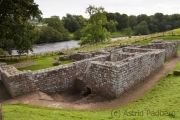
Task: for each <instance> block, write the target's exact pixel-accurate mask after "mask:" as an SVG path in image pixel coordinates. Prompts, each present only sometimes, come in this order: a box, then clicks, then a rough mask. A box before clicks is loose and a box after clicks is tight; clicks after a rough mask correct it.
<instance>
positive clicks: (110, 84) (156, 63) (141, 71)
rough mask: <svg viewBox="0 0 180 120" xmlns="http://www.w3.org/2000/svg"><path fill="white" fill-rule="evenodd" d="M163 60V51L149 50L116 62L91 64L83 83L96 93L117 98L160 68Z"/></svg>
mask: <svg viewBox="0 0 180 120" xmlns="http://www.w3.org/2000/svg"><path fill="white" fill-rule="evenodd" d="M126 49H128V48H126ZM130 50H132V49H130ZM136 50H137V49H136ZM164 58H165V51H164V50H157V51H151V50H150V51H149V52H147V53H144V54H140V55H136V56H134V57H128V58H126V59H124V60H122V61H118V62H110V61H109V62H107V61H106V62H96V61H95V62H91V66H90V68H89V70H88V74H86V76H85V83H86V84H88V85H89V86H90V88H93V89H92V91H95V92H96V93H99V94H101V95H106V96H109V97H112V98H114V97H119V96H120V95H121V94H122V93H123V92H124V91H126V90H127V89H129V88H130V87H132V86H134V85H135V84H137V83H139V82H140V81H142V80H143V79H144V78H146V77H147V76H148V75H150V74H151V73H152V72H153V71H154V70H157V69H158V68H160V67H162V66H163V65H164Z"/></svg>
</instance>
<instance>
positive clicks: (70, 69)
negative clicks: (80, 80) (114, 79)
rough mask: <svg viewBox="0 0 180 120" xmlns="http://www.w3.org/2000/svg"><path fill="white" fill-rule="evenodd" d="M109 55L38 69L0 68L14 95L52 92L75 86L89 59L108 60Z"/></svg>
mask: <svg viewBox="0 0 180 120" xmlns="http://www.w3.org/2000/svg"><path fill="white" fill-rule="evenodd" d="M107 59H108V56H104V55H102V56H99V57H94V58H90V59H85V60H82V61H78V62H74V63H72V64H68V65H61V66H56V67H52V68H48V69H42V70H37V71H23V72H22V71H18V70H17V69H16V68H15V67H14V66H2V67H1V68H0V72H1V76H2V80H3V83H4V84H5V86H6V88H7V90H8V91H9V93H10V94H11V96H12V97H15V96H18V95H22V94H25V93H29V92H32V91H35V90H40V91H42V92H45V93H48V94H51V93H55V92H60V93H61V92H65V91H69V90H72V89H73V88H74V84H75V83H74V80H75V79H76V78H77V77H79V76H82V75H83V74H84V72H85V71H86V69H87V68H88V64H89V61H106V60H107Z"/></svg>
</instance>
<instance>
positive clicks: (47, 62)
mask: <svg viewBox="0 0 180 120" xmlns="http://www.w3.org/2000/svg"><path fill="white" fill-rule="evenodd" d="M59 56H60V55H53V56H45V57H40V58H33V59H31V61H33V62H35V63H37V65H32V66H28V67H24V68H18V70H20V71H22V70H39V69H45V68H49V67H53V62H54V61H55V58H58V57H59ZM28 61H29V60H28ZM20 62H26V61H20ZM20 62H19V63H20ZM60 62H61V65H64V64H69V63H71V62H72V61H71V60H67V61H60ZM8 64H14V62H10V63H8Z"/></svg>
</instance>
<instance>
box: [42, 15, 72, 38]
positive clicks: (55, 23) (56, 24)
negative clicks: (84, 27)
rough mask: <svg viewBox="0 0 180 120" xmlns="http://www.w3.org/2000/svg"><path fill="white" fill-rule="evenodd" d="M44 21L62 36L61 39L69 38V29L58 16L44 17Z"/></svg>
mask: <svg viewBox="0 0 180 120" xmlns="http://www.w3.org/2000/svg"><path fill="white" fill-rule="evenodd" d="M44 22H45V23H47V24H48V26H49V27H52V28H53V29H54V30H57V31H58V32H60V33H61V34H62V36H63V40H69V31H68V30H67V29H66V28H65V27H64V25H63V22H62V21H61V20H60V18H59V16H51V18H46V19H44Z"/></svg>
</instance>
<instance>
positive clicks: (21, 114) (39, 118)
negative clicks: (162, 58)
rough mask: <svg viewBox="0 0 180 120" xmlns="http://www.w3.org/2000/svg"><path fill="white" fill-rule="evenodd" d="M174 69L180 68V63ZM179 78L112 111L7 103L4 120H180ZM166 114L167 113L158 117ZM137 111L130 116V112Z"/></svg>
mask: <svg viewBox="0 0 180 120" xmlns="http://www.w3.org/2000/svg"><path fill="white" fill-rule="evenodd" d="M174 69H176V70H177V69H180V62H179V63H178V64H177V66H176V67H175V68H174ZM179 86H180V76H173V75H168V76H165V77H164V78H162V79H161V80H160V81H159V82H158V84H156V85H155V86H154V87H153V88H152V89H151V90H150V91H148V92H147V93H145V94H144V95H143V96H142V97H140V98H139V99H138V100H136V101H133V102H132V103H129V104H127V105H125V106H124V107H122V108H118V109H113V110H96V111H85V110H84V111H83V110H77V111H76V110H63V109H53V108H46V107H37V106H31V105H22V104H15V105H7V104H4V105H3V106H2V108H3V118H4V119H3V120H17V119H18V120H65V119H66V120H179V119H180V101H179V100H180V94H179V93H180V87H179ZM160 111H161V113H163V112H164V113H165V112H166V113H167V114H161V115H160V114H159V115H158V112H160ZM132 112H136V114H133V115H131V114H130V113H132Z"/></svg>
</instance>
